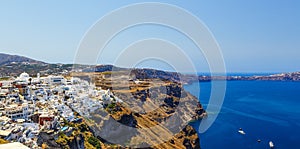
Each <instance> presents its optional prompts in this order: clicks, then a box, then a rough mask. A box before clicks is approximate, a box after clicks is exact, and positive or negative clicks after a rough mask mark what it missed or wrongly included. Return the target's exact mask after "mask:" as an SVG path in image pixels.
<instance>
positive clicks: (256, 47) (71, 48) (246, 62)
mask: <svg viewBox="0 0 300 149" xmlns="http://www.w3.org/2000/svg"><path fill="white" fill-rule="evenodd" d="M136 2H142V1H129V0H126V1H118V3H117V2H114V3H113V2H111V1H87V2H84V1H73V0H68V1H60V0H51V1H50V0H48V1H38V0H27V1H15V0H9V1H1V4H0V19H1V22H0V53H9V54H17V55H23V56H28V57H30V58H34V59H37V60H42V61H45V62H55V63H57V62H59V63H72V62H73V61H74V57H75V54H76V50H77V47H78V45H79V43H80V41H81V39H82V38H83V36H84V34H85V33H86V31H87V30H88V29H89V28H90V27H91V26H92V25H93V24H94V23H95V22H96V21H97V20H99V19H100V18H101V17H103V16H104V15H105V14H107V13H109V12H111V11H113V10H114V9H117V8H119V7H121V6H125V5H128V4H132V3H136ZM156 2H163V3H169V4H173V5H176V6H179V7H182V8H184V9H186V10H187V11H189V12H191V13H192V14H194V15H196V16H197V17H198V18H199V19H200V20H202V21H203V23H205V24H206V26H207V27H208V28H209V29H210V31H211V32H212V34H213V35H214V37H215V39H216V40H217V42H218V43H219V45H220V48H221V49H222V53H223V55H224V60H225V64H226V69H227V71H228V72H287V71H300V65H299V63H300V58H299V56H300V27H299V26H300V1H298V0H284V1H283V0H282V1H274V0H249V1H246V0H228V1H221V0H219V1H216V0H212V1H207V0H206V1H204V0H193V1H189V2H185V1H182V2H179V1H176V2H175V1H173V0H170V1H156ZM120 21H122V20H120ZM178 21H179V22H180V20H178ZM177 35H178V36H177ZM127 36H129V37H130V38H126V37H127ZM146 37H147V38H150V37H151V38H163V39H165V38H166V40H168V41H173V42H174V43H176V44H177V43H178V44H179V45H180V44H182V45H185V46H186V47H187V51H186V52H187V53H189V55H191V56H190V57H191V59H192V60H193V61H194V63H195V64H196V65H197V69H198V70H199V71H207V68H208V67H207V66H206V65H207V64H204V63H205V60H204V58H203V56H201V54H199V53H198V54H196V53H194V52H193V50H197V49H196V47H193V45H192V44H190V43H188V42H189V41H188V40H186V39H184V37H183V36H182V35H181V36H180V34H179V33H178V32H176V31H174V30H170V29H168V28H164V27H159V26H151V25H144V26H137V27H136V28H133V29H129V30H126V31H125V32H123V33H121V34H119V35H118V37H116V39H115V41H114V42H112V43H111V44H110V45H108V49H109V50H108V51H110V52H111V54H110V52H108V53H107V56H105V58H102V59H101V60H99V62H101V63H112V62H113V61H112V59H114V58H115V56H116V55H117V53H118V50H115V51H114V50H113V49H122V48H125V47H124V46H128V44H130V43H131V42H134V41H136V40H139V39H143V38H146ZM173 37H174V38H173ZM175 37H178V38H175ZM118 38H119V39H118ZM123 39H127V40H126V41H123ZM122 46H123V47H122ZM197 59H198V60H199V61H197ZM144 65H145V66H147V65H151V64H150V62H145V63H144ZM152 65H153V64H152ZM154 67H155V66H154Z"/></svg>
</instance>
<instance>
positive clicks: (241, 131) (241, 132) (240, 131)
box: [238, 128, 246, 135]
mask: <svg viewBox="0 0 300 149" xmlns="http://www.w3.org/2000/svg"><path fill="white" fill-rule="evenodd" d="M238 132H239V133H240V134H242V135H245V134H246V133H245V132H244V130H243V129H242V128H240V129H239V131H238Z"/></svg>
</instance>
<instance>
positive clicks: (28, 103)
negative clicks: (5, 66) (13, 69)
mask: <svg viewBox="0 0 300 149" xmlns="http://www.w3.org/2000/svg"><path fill="white" fill-rule="evenodd" d="M117 102H122V100H120V99H119V98H117V97H116V96H114V95H113V93H112V92H111V91H110V90H103V89H101V88H98V87H95V86H93V85H91V84H89V82H87V81H85V80H82V79H80V78H74V77H64V76H53V75H49V76H44V77H41V76H40V74H37V75H36V77H30V76H29V74H27V73H26V72H23V73H22V74H20V75H19V77H16V78H14V79H10V80H6V81H0V138H1V139H2V140H5V141H7V142H10V143H8V144H5V145H6V146H5V147H8V148H34V149H37V148H42V147H41V144H40V143H38V139H39V138H38V136H39V133H40V132H52V133H60V132H64V133H66V132H67V131H70V130H71V129H72V128H71V127H68V126H65V125H64V123H67V122H77V121H79V122H81V121H83V118H89V117H90V115H89V114H90V112H92V111H95V110H96V109H99V108H105V107H107V106H108V105H110V104H115V103H117ZM75 113H76V114H75ZM76 115H80V117H77V116H76ZM2 147H4V146H2Z"/></svg>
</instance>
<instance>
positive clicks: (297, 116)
mask: <svg viewBox="0 0 300 149" xmlns="http://www.w3.org/2000/svg"><path fill="white" fill-rule="evenodd" d="M196 85H197V83H194V84H190V85H186V86H185V89H186V90H187V91H189V92H190V93H192V94H193V95H194V96H196V97H198V98H199V99H200V102H201V103H202V105H203V106H204V107H206V106H207V103H208V99H209V97H210V87H211V85H210V82H201V83H200V95H196V94H197V91H196ZM198 89H199V88H198ZM210 114H213V113H209V115H210ZM192 125H193V127H194V128H196V129H198V125H199V122H194V123H192ZM239 128H242V129H243V130H244V131H245V133H246V134H245V135H241V134H239V133H238V132H237V131H238V129H239ZM199 136H200V142H201V148H202V149H220V148H226V149H266V148H269V145H268V143H269V141H273V143H274V145H275V148H276V149H296V148H300V82H281V81H227V90H226V95H225V99H224V103H223V107H222V109H221V112H220V113H219V115H218V117H217V120H216V121H215V122H214V124H213V125H212V126H211V127H210V128H209V129H208V130H207V131H206V132H205V133H201V134H199ZM258 139H260V140H261V142H260V143H258V142H257V140H258Z"/></svg>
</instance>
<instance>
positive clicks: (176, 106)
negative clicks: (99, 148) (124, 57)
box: [89, 72, 205, 148]
mask: <svg viewBox="0 0 300 149" xmlns="http://www.w3.org/2000/svg"><path fill="white" fill-rule="evenodd" d="M114 73H115V72H114ZM107 74H109V72H105V73H104V74H99V73H98V74H97V75H94V76H93V79H94V81H95V83H96V85H97V86H99V87H101V88H103V89H110V90H111V91H112V92H113V93H114V95H116V96H117V97H118V98H120V99H121V100H123V102H122V103H117V104H115V105H113V106H109V108H106V110H105V111H104V110H98V111H94V113H93V114H92V115H93V117H92V118H91V119H89V121H90V126H91V128H92V129H93V131H94V134H95V135H96V136H98V137H99V138H101V140H102V141H103V142H105V141H107V142H105V144H119V146H123V147H124V148H126V146H127V147H128V146H130V147H132V148H200V143H199V137H198V135H197V132H196V131H195V130H194V128H192V127H191V126H189V125H188V122H190V121H191V120H195V119H201V118H202V117H203V116H204V115H205V111H204V110H203V108H202V106H201V104H200V103H199V102H198V99H197V98H196V97H194V96H192V95H191V94H190V93H188V92H186V91H184V89H183V87H182V86H181V84H180V83H176V82H170V81H166V80H164V81H161V80H158V79H143V80H138V81H133V80H127V79H124V77H122V74H123V73H120V75H116V74H114V76H113V78H111V77H107V76H106V77H103V76H102V75H107ZM109 75H110V76H111V74H109ZM124 142H125V143H124ZM106 147H109V145H108V146H106Z"/></svg>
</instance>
